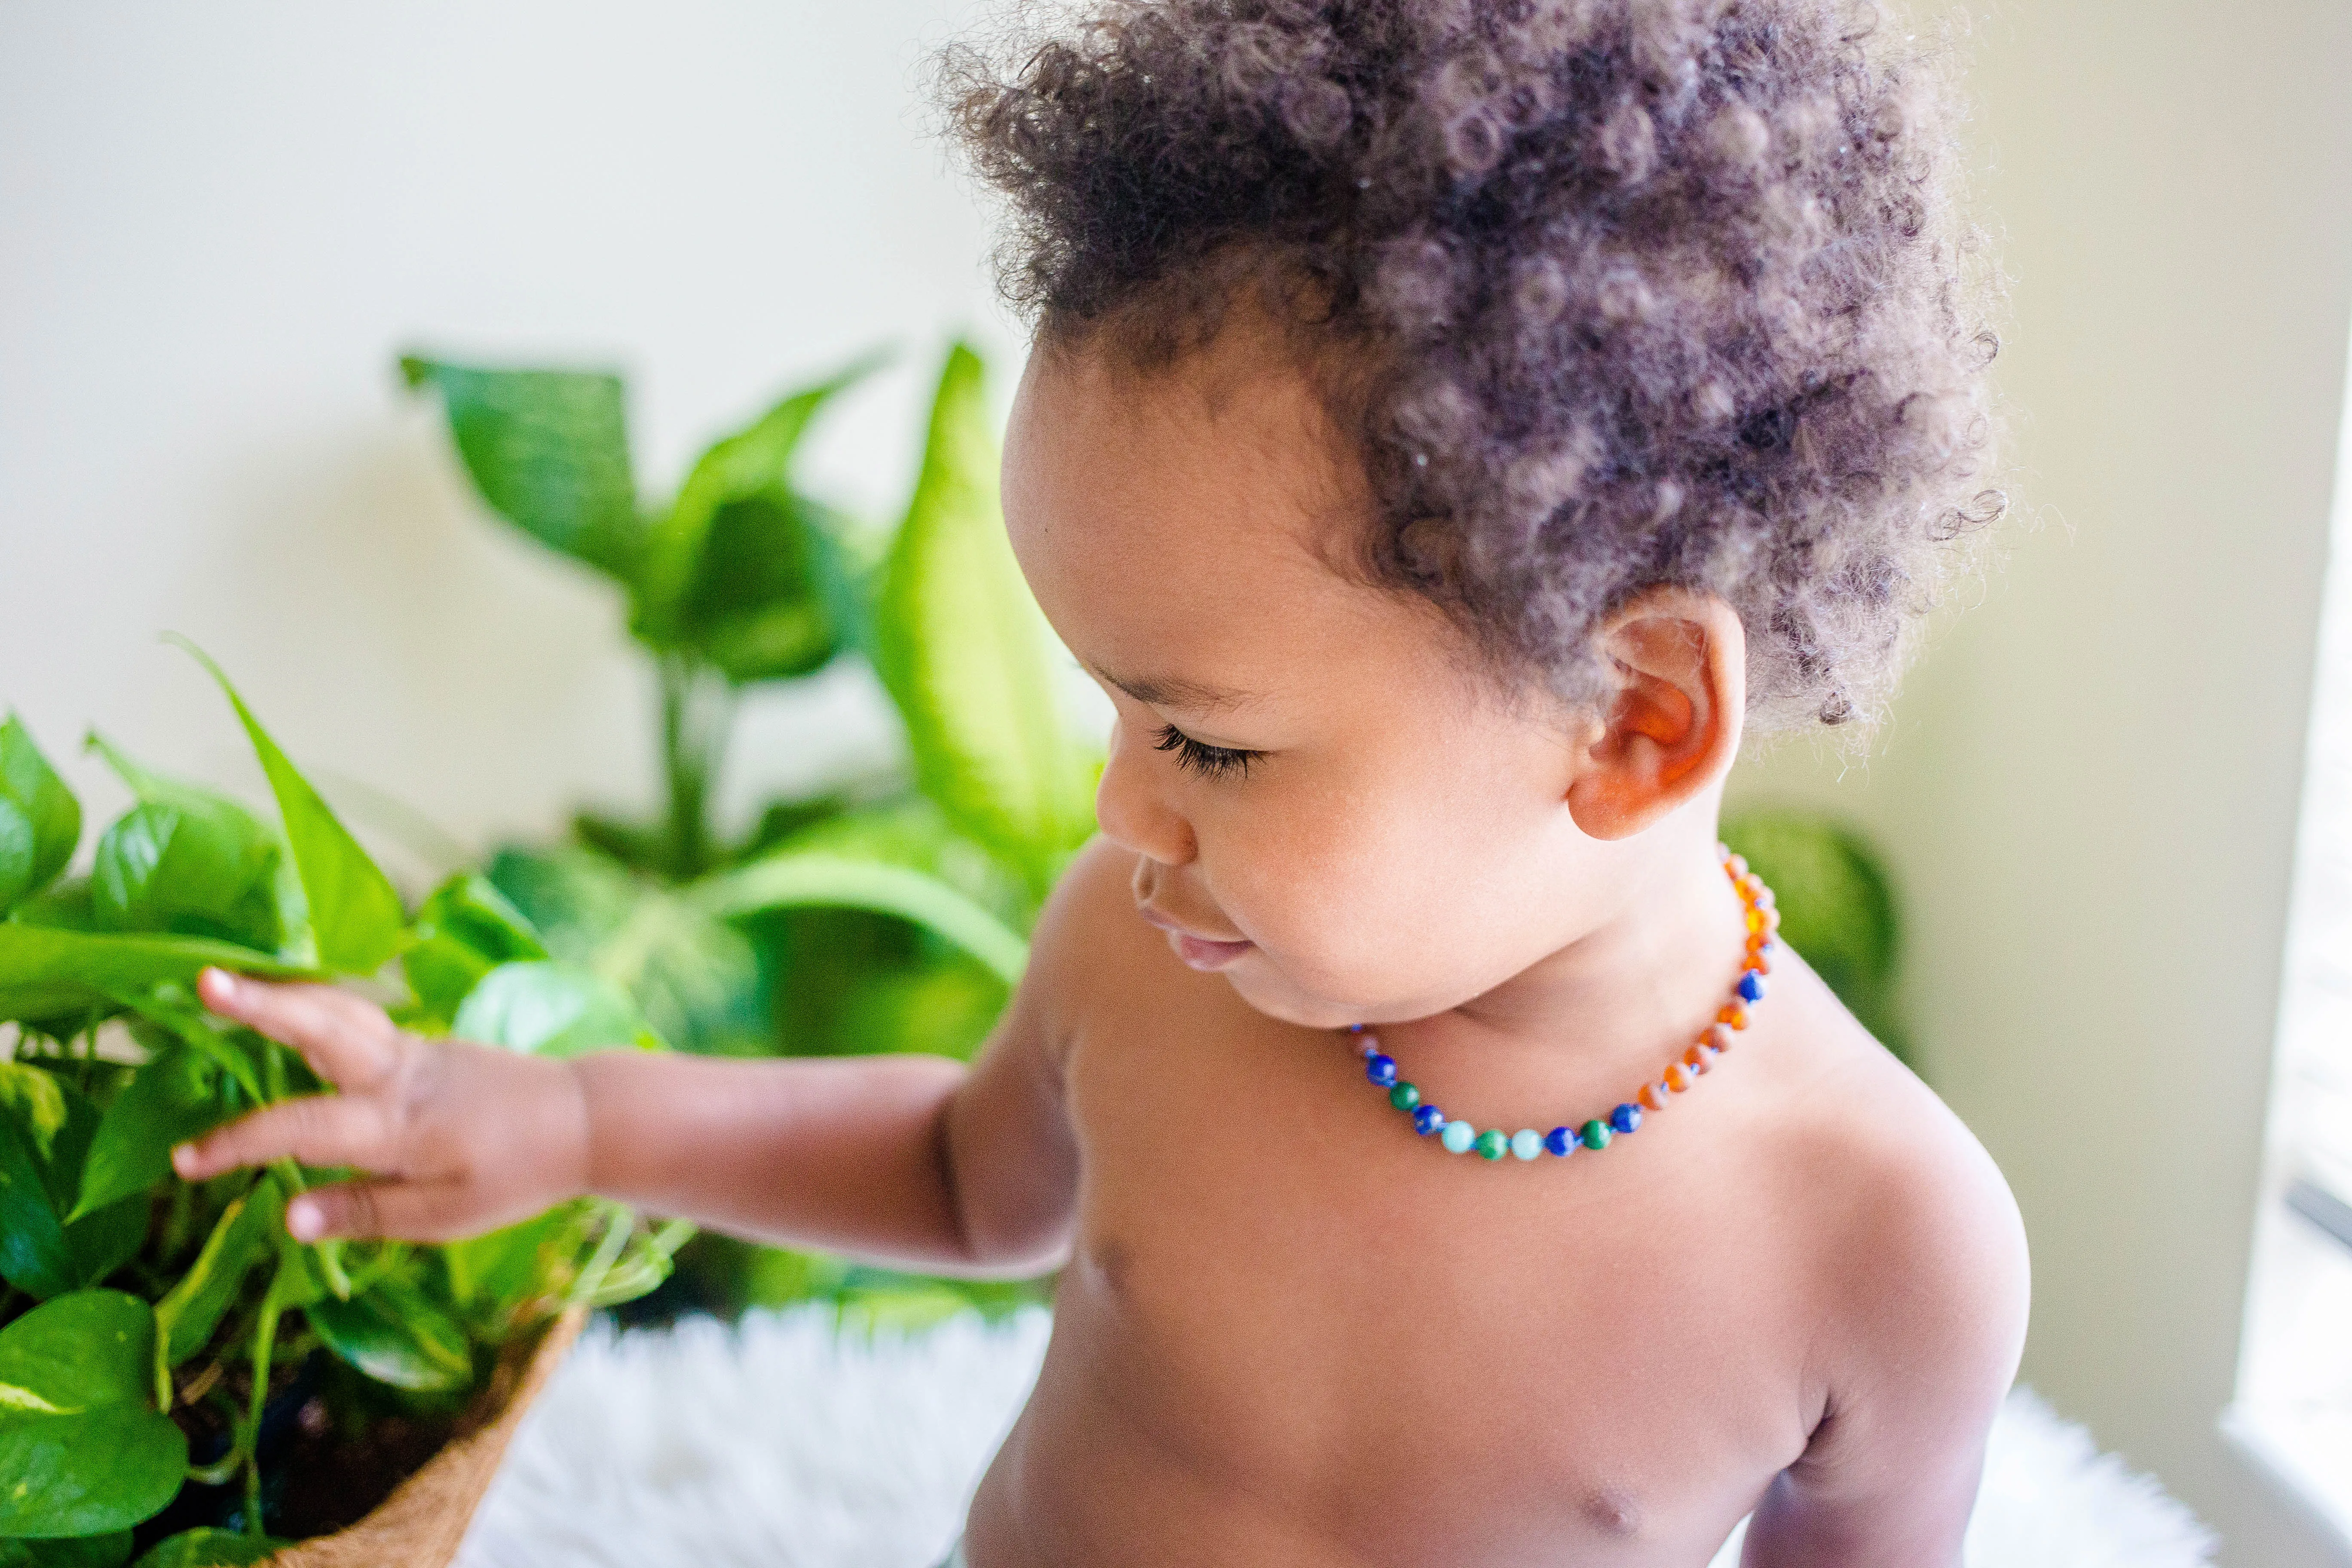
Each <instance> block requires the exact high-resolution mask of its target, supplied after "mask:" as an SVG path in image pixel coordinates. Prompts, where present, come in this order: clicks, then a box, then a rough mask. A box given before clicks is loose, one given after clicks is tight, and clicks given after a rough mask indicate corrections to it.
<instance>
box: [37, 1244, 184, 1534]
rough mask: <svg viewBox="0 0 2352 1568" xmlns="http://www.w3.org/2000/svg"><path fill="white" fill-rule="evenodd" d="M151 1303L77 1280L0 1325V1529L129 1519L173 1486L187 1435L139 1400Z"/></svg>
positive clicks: (145, 1392) (146, 1386)
mask: <svg viewBox="0 0 2352 1568" xmlns="http://www.w3.org/2000/svg"><path fill="white" fill-rule="evenodd" d="M154 1353H155V1314H154V1313H153V1312H152V1310H149V1308H148V1306H147V1304H146V1303H145V1302H143V1301H141V1300H137V1299H136V1298H134V1297H131V1296H126V1295H123V1294H122V1293H121V1292H120V1291H116V1290H81V1291H77V1292H75V1293H74V1294H72V1295H68V1296H60V1297H58V1299H57V1300H53V1301H49V1302H47V1303H46V1304H44V1305H42V1306H38V1307H36V1308H34V1309H33V1310H31V1311H29V1312H26V1314H25V1315H24V1316H23V1317H21V1318H18V1319H17V1320H16V1321H15V1322H13V1323H10V1324H9V1325H8V1326H7V1327H6V1328H5V1329H0V1536H29V1537H36V1538H42V1539H55V1538H58V1537H67V1536H83V1535H100V1534H105V1533H108V1532H110V1531H120V1530H124V1529H127V1528H129V1527H130V1526H131V1525H133V1524H136V1523H138V1522H139V1521H141V1520H142V1519H145V1518H147V1517H148V1516H150V1515H151V1514H153V1513H155V1512H156V1511H157V1510H160V1509H162V1508H163V1505H164V1504H166V1503H168V1502H170V1501H171V1500H172V1498H173V1495H174V1494H176V1493H177V1492H178V1491H179V1489H180V1483H181V1480H182V1479H183V1478H184V1473H185V1471H186V1469H187V1463H188V1446H187V1439H186V1438H185V1437H184V1436H182V1435H181V1432H180V1429H179V1427H177V1426H174V1425H173V1423H172V1421H171V1420H170V1418H169V1417H167V1416H164V1415H159V1414H157V1413H156V1411H155V1410H154V1409H153V1408H152V1406H151V1405H149V1404H148V1399H149V1395H150V1394H151V1392H152V1388H151V1384H150V1377H149V1374H150V1373H151V1372H152V1366H153V1360H154Z"/></svg>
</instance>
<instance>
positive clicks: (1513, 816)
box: [1004, 330, 1622, 1026]
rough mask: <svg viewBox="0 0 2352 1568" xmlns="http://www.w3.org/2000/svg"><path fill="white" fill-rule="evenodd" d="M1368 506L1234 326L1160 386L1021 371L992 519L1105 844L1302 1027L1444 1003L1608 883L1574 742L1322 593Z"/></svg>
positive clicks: (1488, 980) (1383, 594) (1162, 920)
mask: <svg viewBox="0 0 2352 1568" xmlns="http://www.w3.org/2000/svg"><path fill="white" fill-rule="evenodd" d="M1369 506H1370V501H1369V499H1368V497H1367V496H1366V494H1365V493H1364V490H1363V487H1362V479H1361V476H1360V473H1357V472H1355V471H1353V470H1352V465H1350V464H1349V462H1348V461H1347V458H1346V454H1345V452H1344V449H1343V448H1339V447H1337V446H1336V444H1335V442H1334V440H1333V438H1332V437H1331V436H1330V434H1329V432H1328V426H1326V425H1325V424H1324V422H1323V420H1322V418H1321V416H1320V414H1319V412H1318V405H1317V404H1316V402H1315V399H1314V395H1313V393H1312V391H1311V390H1310V388H1309V387H1308V385H1307V383H1306V382H1305V380H1304V379H1303V378H1302V377H1301V376H1300V375H1299V374H1297V373H1296V372H1294V371H1292V370H1290V369H1288V368H1287V367H1286V365H1285V364H1283V363H1282V362H1281V361H1280V360H1279V358H1278V357H1277V356H1276V355H1274V354H1272V353H1267V352H1265V350H1264V349H1263V347H1262V346H1261V344H1260V343H1259V342H1257V341H1255V340H1254V339H1253V338H1251V337H1250V336H1248V335H1246V334H1245V333H1244V331H1240V330H1234V331H1228V332H1227V333H1226V334H1225V335H1224V337H1223V338H1222V339H1221V340H1220V341H1219V344H1218V346H1217V347H1216V348H1214V349H1213V350H1211V351H1210V352H1209V353H1205V354H1203V355H1201V356H1198V357H1196V358H1195V359H1193V360H1192V361H1189V362H1187V363H1184V364H1182V365H1180V366H1178V367H1176V368H1174V369H1172V370H1170V371H1168V372H1165V373H1157V374H1138V373H1135V372H1133V371H1130V370H1127V369H1124V368H1120V367H1117V366H1115V365H1110V364H1106V363H1102V362H1101V361H1099V360H1098V359H1097V358H1096V357H1094V356H1092V355H1091V354H1089V353H1085V352H1077V353H1054V352H1048V351H1041V352H1040V353H1038V354H1037V355H1035V356H1034V358H1033V359H1032V360H1031V362H1030V367H1029V372H1028V374H1027V376H1026V378H1025V379H1024V382H1023V384H1022V387H1021V392H1020V395H1019V398H1018V401H1017V403H1016V405H1015V407H1014V410H1013V423H1012V427H1011V431H1010V433H1009V436H1008V438H1007V442H1006V449H1005V458H1004V510H1005V518H1006V521H1007V523H1008V525H1009V527H1010V529H1011V531H1012V538H1013V549H1014V551H1015V552H1016V553H1017V554H1018V556H1019V557H1020V561H1021V565H1022V569H1023V571H1024V573H1025V574H1027V576H1028V580H1029V584H1030V586H1031V587H1032V589H1033V590H1034V592H1035V594H1036V595H1037V599H1038V602H1039V603H1040V604H1041V605H1043V606H1044V608H1045V615H1046V616H1047V617H1048V618H1049V619H1050V620H1051V621H1052V622H1053V625H1054V627H1055V630H1056V631H1057V632H1058V633H1059V634H1060V635H1061V637H1062V639H1063V641H1064V642H1065V643H1066V645H1067V646H1068V647H1069V648H1070V650H1071V651H1072V652H1073V653H1074V654H1076V656H1077V658H1079V659H1080V660H1081V661H1083V662H1084V663H1085V665H1086V667H1087V669H1088V670H1089V671H1091V672H1092V673H1093V675H1094V676H1095V678H1096V679H1097V680H1098V681H1100V682H1101V683H1102V685H1103V688H1104V689H1105V690H1106V691H1107V692H1108V694H1109V696H1110V699H1111V701H1112V702H1113V703H1114V704H1115V705H1116V708H1117V710H1118V725H1117V728H1116V729H1115V730H1114V731H1113V733H1112V737H1111V745H1110V757H1109V763H1108V767H1107V769H1106V770H1105V772H1104V774H1103V780H1102V789H1101V793H1100V795H1099V797H1098V799H1097V809H1098V813H1099V816H1100V820H1101V825H1102V830H1103V832H1104V833H1105V834H1106V835H1108V837H1110V838H1112V839H1114V840H1115V841H1117V842H1118V843H1119V844H1120V845H1122V846H1124V847H1127V848H1129V849H1130V850H1132V851H1134V852H1135V854H1136V855H1137V857H1138V860H1137V868H1136V874H1135V894H1136V902H1137V906H1138V911H1139V916H1140V918H1142V919H1144V920H1147V921H1150V922H1152V923H1153V924H1155V925H1157V926H1160V927H1161V928H1162V929H1163V930H1164V931H1166V932H1167V935H1168V940H1169V942H1170V943H1171V946H1172V947H1173V948H1174V949H1175V951H1176V952H1177V953H1178V955H1179V956H1181V958H1182V959H1183V960H1184V961H1185V962H1186V963H1191V964H1192V965H1194V966H1195V967H1198V968H1201V969H1205V970H1216V971H1219V972H1221V973H1223V974H1224V975H1225V976H1226V978H1227V979H1228V980H1230V981H1231V983H1232V984H1233V985H1234V989H1235V990H1236V991H1237V992H1239V993H1240V994H1241V995H1242V996H1243V997H1244V999H1245V1000H1246V1001H1248V1002H1249V1003H1250V1004H1251V1005H1254V1006H1255V1007H1257V1008H1258V1009H1259V1010H1261V1011H1263V1012H1265V1013H1267V1014H1270V1015H1272V1016H1276V1017H1280V1018H1285V1019H1287V1020H1290V1021H1292V1022H1294V1023H1299V1024H1305V1025H1309V1026H1336V1025H1340V1024H1345V1023H1350V1022H1357V1021H1369V1022H1381V1021H1388V1020H1392V1019H1400V1018H1412V1017H1422V1016H1428V1015H1430V1014H1433V1013H1436V1012H1439V1011H1442V1010H1444V1009H1445V1008H1449V1007H1453V1006H1455V1005H1460V1004H1461V1003H1463V1002H1465V1001H1467V1000H1469V999H1470V998H1471V997H1473V996H1476V995H1479V994H1483V993H1485V992H1486V991H1487V990H1489V989H1491V988H1493V987H1494V986H1496V985H1497V984H1501V983H1502V982H1503V981H1505V980H1507V979H1508V978H1509V977H1510V976H1512V975H1514V974H1517V973H1519V972H1520V971H1521V970H1523V969H1525V968H1527V967H1528V965H1530V964H1532V963H1535V962H1536V961H1537V960H1538V959H1540V958H1541V957H1543V956H1544V955H1545V954H1547V953H1549V952H1555V951H1557V950H1559V948H1561V947H1563V946H1565V945H1566V944H1567V943H1568V942H1571V941H1573V940H1574V939H1575V938H1576V937H1577V936H1579V935H1580V934H1582V933H1583V931H1586V930H1589V929H1591V927H1592V926H1593V925H1595V924H1597V923H1598V922H1599V921H1601V920H1604V919H1606V918H1607V916H1608V914H1609V912H1610V911H1609V909H1608V908H1607V906H1606V897H1607V895H1606V894H1605V892H1604V891H1602V889H1606V888H1608V887H1609V886H1611V885H1612V884H1614V883H1617V882H1619V881H1620V880H1621V879H1617V878H1612V877H1609V876H1606V875H1605V874H1603V873H1604V872H1605V869H1606V867H1605V862H1606V861H1607V860H1608V858H1610V857H1611V856H1612V854H1616V853H1619V852H1621V850H1622V847H1621V846H1618V845H1613V844H1605V843H1601V842H1599V841H1596V840H1594V839H1592V838H1590V837H1587V836H1586V835H1585V834H1584V833H1583V832H1581V831H1580V829H1579V828H1578V826H1577V825H1576V823H1575V821H1574V820H1573V818H1572V817H1571V816H1570V810H1569V806H1568V802H1567V795H1568V791H1569V785H1570V783H1571V781H1572V779H1573V777H1574V769H1575V766H1576V759H1577V757H1578V756H1579V755H1580V752H1581V749H1582V746H1583V744H1584V741H1583V739H1581V738H1580V737H1589V735H1590V734H1591V732H1592V730H1591V726H1590V725H1587V724H1580V723H1579V722H1578V721H1577V720H1576V718H1575V716H1574V715H1571V714H1568V713H1565V712H1563V711H1561V710H1559V708H1558V706H1557V705H1556V704H1553V703H1551V702H1549V700H1542V699H1538V698H1536V697H1535V696H1533V695H1532V694H1529V695H1528V697H1527V698H1525V699H1523V700H1514V699H1513V698H1512V697H1511V696H1510V694H1507V693H1506V692H1504V691H1502V690H1500V689H1498V688H1497V686H1496V677H1495V676H1493V675H1492V674H1491V673H1486V672H1483V671H1482V670H1480V669H1478V668H1475V666H1474V663H1473V661H1472V660H1471V658H1470V657H1469V655H1468V652H1467V649H1466V647H1465V644H1464V641H1463V639H1462V637H1461V636H1460V634H1459V632H1458V631H1457V629H1456V628H1454V626H1452V625H1451V624H1450V623H1448V622H1447V621H1446V620H1445V618H1444V616H1443V615H1442V614H1441V613H1440V612H1438V611H1437V610H1436V609H1434V608H1433V607H1432V606H1431V605H1427V604H1426V603H1424V602H1423V601H1421V600H1419V599H1417V598H1413V597H1411V596H1409V595H1398V594H1395V593H1391V592H1387V591H1384V590H1381V589H1377V588H1373V587H1370V586H1366V585H1365V584H1361V583H1360V582H1356V581H1352V580H1350V578H1349V576H1348V575H1347V574H1344V572H1343V571H1341V570H1338V569H1335V566H1334V564H1333V563H1335V562H1338V561H1343V560H1344V559H1346V554H1345V552H1346V550H1347V541H1348V539H1349V530H1350V529H1352V528H1355V527H1358V526H1360V519H1362V518H1363V517H1365V516H1366V515H1368V512H1367V509H1368V508H1369Z"/></svg>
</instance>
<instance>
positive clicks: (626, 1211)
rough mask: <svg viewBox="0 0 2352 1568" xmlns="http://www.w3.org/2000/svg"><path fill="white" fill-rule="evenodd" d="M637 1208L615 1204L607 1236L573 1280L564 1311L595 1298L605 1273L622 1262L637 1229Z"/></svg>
mask: <svg viewBox="0 0 2352 1568" xmlns="http://www.w3.org/2000/svg"><path fill="white" fill-rule="evenodd" d="M636 1223H637V1212H636V1210H635V1209H632V1208H628V1207H625V1206H624V1205H620V1204H614V1205H613V1217H612V1218H611V1219H610V1220H609V1221H607V1222H606V1223H605V1226H604V1239H603V1240H602V1241H599V1242H598V1243H597V1244H596V1250H595V1251H594V1252H593V1254H591V1255H590V1257H589V1259H588V1263H587V1267H585V1268H582V1269H581V1270H580V1278H579V1279H575V1280H573V1281H572V1289H571V1292H570V1293H569V1294H568V1295H566V1296H565V1297H564V1299H563V1305H564V1308H565V1310H570V1309H572V1308H573V1307H578V1306H582V1305H584V1304H586V1303H587V1302H589V1301H590V1300H593V1298H594V1297H595V1294H596V1292H597V1290H598V1289H600V1288H601V1287H602V1286H603V1285H604V1276H605V1275H607V1274H610V1273H611V1272H612V1271H613V1265H614V1264H615V1263H617V1262H619V1261H620V1258H621V1249H622V1248H623V1247H626V1246H628V1245H629V1233H630V1232H631V1231H632V1230H634V1229H635V1228H636Z"/></svg>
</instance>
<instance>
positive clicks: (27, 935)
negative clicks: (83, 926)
mask: <svg viewBox="0 0 2352 1568" xmlns="http://www.w3.org/2000/svg"><path fill="white" fill-rule="evenodd" d="M208 965H217V966H218V967H220V968H223V969H233V970H236V971H237V972H239V973H248V974H259V975H264V976H267V977H268V978H271V979H279V980H299V979H318V978H322V977H321V976H320V975H319V973H318V972H317V971H315V970H311V969H308V968H304V967H301V966H299V965H294V964H289V963H280V962H279V961H278V959H277V958H276V957H274V956H273V955H271V954H270V953H268V952H257V951H256V950H255V949H253V948H250V947H245V946H241V945H238V944H236V943H234V942H219V941H215V940H212V939H210V938H205V937H189V936H173V935H168V934H155V935H144V934H129V933H119V932H112V931H74V930H70V929H68V928H65V927H61V926H42V925H29V924H26V923H25V922H23V921H0V1019H25V1020H39V1019H56V1018H59V1017H69V1016H74V1015H77V1014H85V1015H88V1014H95V1015H100V1016H104V1015H110V1014H112V1013H115V1012H118V1011H120V1010H121V1005H122V1004H121V1001H119V1000H118V998H121V997H123V996H125V995H131V994H138V993H141V992H145V991H148V990H151V989H152V988H153V987H155V986H157V985H161V984H176V985H179V986H181V987H184V988H186V989H190V990H193V989H194V985H195V983H196V975H197V973H198V972H199V971H201V970H203V969H205V967H206V966H208Z"/></svg>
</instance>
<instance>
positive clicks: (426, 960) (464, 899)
mask: <svg viewBox="0 0 2352 1568" xmlns="http://www.w3.org/2000/svg"><path fill="white" fill-rule="evenodd" d="M409 930H410V934H411V935H412V937H413V938H414V939H415V940H414V941H413V942H412V943H411V945H410V946H409V948H408V950H407V952H404V953H403V954H402V955H401V960H400V962H401V966H402V968H403V969H404V970H405V971H406V972H407V974H408V988H409V989H410V990H411V991H414V992H415V994H416V1001H417V1005H418V1006H419V1007H420V1008H422V1009H423V1010H424V1012H425V1015H426V1016H427V1017H428V1018H429V1019H432V1020H436V1021H438V1022H439V1023H441V1024H443V1025H445V1026H446V1024H447V1022H448V1021H449V1020H450V1019H452V1018H455V1017H456V1016H457V1008H458V1005H459V1004H461V1003H463V1002H464V1001H465V999H466V994H467V992H469V991H471V990H472V989H473V988H474V986H475V985H476V984H477V983H478V982H479V981H480V980H481V978H482V976H483V975H485V974H488V973H489V972H490V971H491V970H493V969H496V968H497V967H498V966H499V964H501V963H514V962H516V961H518V960H530V959H541V958H545V957H546V956H547V948H546V946H545V945H544V944H543V943H541V941H540V940H539V933H538V932H537V931H533V930H532V929H531V925H530V921H528V920H525V919H524V918H523V915H522V911H521V910H518V909H516V908H515V907H514V905H512V904H511V903H509V902H508V901H507V899H506V895H505V894H503V893H501V892H499V889H498V888H497V887H496V886H495V885H494V884H493V883H492V882H491V881H490V879H488V878H487V877H484V876H482V875H480V874H479V873H478V872H473V871H461V872H459V873H458V874H457V875H456V876H454V877H452V878H450V879H448V880H447V881H446V882H444V883H442V884H441V885H440V886H439V887H438V888H436V889H434V890H433V896H432V897H431V898H429V899H426V900H425V903H424V906H423V907H422V908H420V909H419V910H417V911H416V919H415V921H414V922H412V924H411V925H410V928H409Z"/></svg>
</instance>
